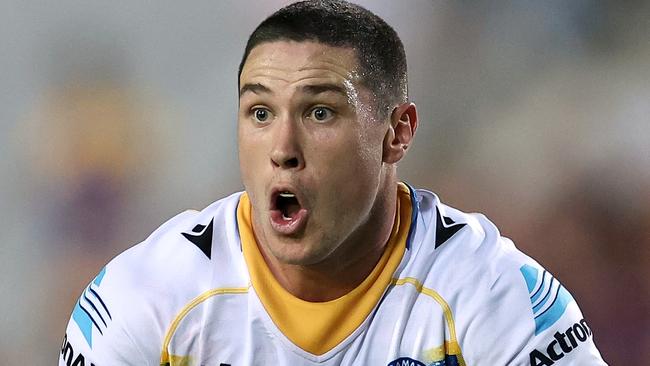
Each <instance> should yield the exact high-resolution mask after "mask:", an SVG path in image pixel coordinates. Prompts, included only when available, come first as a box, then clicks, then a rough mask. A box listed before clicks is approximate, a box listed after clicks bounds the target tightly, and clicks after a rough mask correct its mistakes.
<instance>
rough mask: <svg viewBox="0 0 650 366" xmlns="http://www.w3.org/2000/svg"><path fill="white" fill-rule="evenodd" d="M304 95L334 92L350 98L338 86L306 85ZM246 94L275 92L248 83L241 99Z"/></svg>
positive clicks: (303, 89) (243, 87) (240, 94)
mask: <svg viewBox="0 0 650 366" xmlns="http://www.w3.org/2000/svg"><path fill="white" fill-rule="evenodd" d="M300 89H301V90H302V91H303V92H304V93H307V94H311V95H317V94H321V93H327V92H334V93H337V94H341V95H343V96H345V97H347V96H348V91H347V89H345V88H344V87H342V86H340V85H337V84H314V85H305V86H302V87H301V88H300ZM246 93H254V94H263V93H266V94H273V91H271V89H269V88H267V87H266V86H264V85H262V84H260V83H255V84H251V83H247V84H244V85H243V86H242V87H241V90H239V97H240V98H241V97H242V95H244V94H246Z"/></svg>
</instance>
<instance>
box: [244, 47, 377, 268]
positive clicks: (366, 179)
mask: <svg viewBox="0 0 650 366" xmlns="http://www.w3.org/2000/svg"><path fill="white" fill-rule="evenodd" d="M371 100H372V97H371V94H370V92H369V91H368V89H367V88H365V87H363V86H361V84H360V81H359V76H358V74H357V59H356V54H355V51H354V50H351V49H347V48H339V47H330V46H326V45H323V44H321V43H316V42H290V41H276V42H270V43H263V44H261V45H258V46H256V47H255V48H254V49H253V50H252V51H251V53H250V54H249V56H248V59H247V60H246V63H245V65H244V67H243V70H242V73H241V77H240V99H239V102H240V105H239V117H238V119H239V122H238V123H239V128H238V138H239V160H240V168H241V174H242V180H243V183H244V186H245V188H246V191H247V192H248V194H249V197H250V200H251V203H252V206H253V229H254V232H255V235H256V237H257V239H258V242H259V243H260V245H262V246H264V249H265V250H266V252H267V254H268V253H270V254H272V255H273V256H274V257H275V258H277V259H278V260H279V261H280V262H283V263H288V264H297V265H310V264H317V263H321V262H322V261H324V260H326V259H330V260H331V259H332V258H333V257H336V253H341V252H345V250H339V251H337V249H341V247H342V246H350V245H354V243H351V241H352V240H351V237H353V236H355V235H354V234H357V235H358V233H359V232H360V230H368V229H369V228H368V227H367V225H366V227H364V224H366V222H367V221H368V218H369V215H370V214H371V211H372V209H373V204H375V201H376V199H377V195H378V192H379V191H380V190H381V187H382V185H383V183H384V182H383V181H384V179H383V178H384V173H383V172H384V169H385V167H384V164H383V162H382V149H383V140H384V136H385V134H386V131H387V129H388V127H389V120H388V118H387V119H386V120H382V121H378V120H376V118H375V113H374V112H373V111H372V110H371V108H370V106H371V105H373V103H372V102H371Z"/></svg>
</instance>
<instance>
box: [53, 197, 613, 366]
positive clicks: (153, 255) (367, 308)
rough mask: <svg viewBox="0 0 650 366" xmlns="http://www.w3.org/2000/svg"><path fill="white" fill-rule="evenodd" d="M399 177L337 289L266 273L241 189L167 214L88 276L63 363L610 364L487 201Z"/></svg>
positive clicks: (564, 294)
mask: <svg viewBox="0 0 650 366" xmlns="http://www.w3.org/2000/svg"><path fill="white" fill-rule="evenodd" d="M399 188H400V189H399V190H398V198H397V201H398V202H397V206H398V214H397V215H396V218H395V223H394V225H393V230H392V233H391V237H390V240H389V242H388V245H387V247H386V250H385V252H384V254H383V255H382V257H381V258H380V260H379V262H378V263H377V265H376V267H375V268H374V269H373V271H372V272H371V273H370V275H369V276H368V278H366V280H364V281H363V282H362V283H361V284H360V285H359V286H358V287H357V288H355V289H354V290H352V291H351V292H350V293H348V294H346V295H344V296H342V297H341V298H338V299H335V300H332V301H328V302H319V303H312V302H307V301H304V300H301V299H299V298H296V297H294V296H293V295H291V294H290V293H289V292H287V291H286V290H285V289H284V288H283V287H282V286H281V285H280V284H279V283H278V282H277V281H276V280H275V278H274V277H273V276H272V275H271V272H270V270H269V269H268V267H267V266H266V264H265V262H264V260H263V258H262V256H261V254H260V252H259V250H258V249H257V243H256V242H255V236H254V235H253V232H252V228H251V224H250V223H251V221H250V217H251V205H250V201H249V200H248V196H247V195H246V193H237V194H234V195H232V196H230V197H227V198H224V199H222V200H219V201H217V202H215V203H214V204H212V205H210V206H209V207H207V208H206V209H204V210H203V211H200V212H197V211H187V212H185V213H182V214H180V215H178V216H176V217H174V218H172V219H171V220H169V221H168V222H167V223H165V224H163V225H162V226H161V227H160V228H159V229H157V230H156V231H155V232H154V233H153V234H152V235H151V236H150V237H149V238H147V239H146V240H145V241H144V242H142V243H140V244H138V245H136V246H134V247H133V248H131V249H129V250H127V251H125V252H124V253H122V254H121V255H119V256H118V257H116V258H115V259H114V260H112V261H111V262H110V263H108V264H107V265H106V267H105V268H103V269H102V270H101V271H100V272H99V274H98V275H97V277H96V278H95V279H94V280H93V281H92V282H91V283H90V284H89V285H88V287H86V289H85V290H84V291H83V293H82V295H81V297H80V299H79V301H78V302H77V303H76V305H75V307H74V309H73V312H72V316H71V319H70V322H69V324H68V327H67V331H66V335H65V338H64V342H63V345H62V347H61V354H60V357H59V366H64V365H66V366H91V365H93V366H109V365H110V366H114V365H138V366H142V365H151V366H157V365H169V366H190V365H196V366H251V365H314V366H315V365H322V366H330V365H350V366H352V365H354V366H406V365H408V366H431V365H436V366H441V365H445V366H455V365H472V366H474V365H490V366H495V365H534V366H540V365H604V364H605V363H604V362H603V360H602V359H601V356H600V354H599V352H598V350H597V349H596V346H595V344H594V341H593V334H592V331H591V328H590V327H589V324H588V322H587V321H586V320H585V319H584V318H583V316H582V314H581V312H580V309H579V308H578V305H577V304H576V302H575V300H574V299H573V297H572V296H571V294H570V293H569V292H568V291H567V290H566V289H565V288H564V287H563V286H562V285H561V284H560V283H559V282H558V281H557V280H556V279H555V278H554V277H553V276H552V275H551V274H550V273H548V272H547V271H545V270H544V268H542V267H541V266H540V265H539V264H538V263H537V262H535V261H534V260H533V259H531V258H530V257H528V256H526V255H525V254H523V253H521V252H520V251H518V250H517V249H516V248H515V246H514V245H513V243H512V242H511V241H510V240H508V239H506V238H503V237H501V236H500V234H499V231H498V230H497V229H496V227H495V226H494V225H493V224H492V223H491V222H490V221H488V220H487V219H486V218H485V217H484V216H483V215H480V214H466V213H462V212H460V211H458V210H456V209H453V208H451V207H449V206H446V205H444V204H442V203H441V202H440V201H439V200H438V198H437V197H436V196H435V195H434V194H432V193H430V192H427V191H424V190H413V189H411V188H409V187H408V186H406V185H404V184H400V187H399Z"/></svg>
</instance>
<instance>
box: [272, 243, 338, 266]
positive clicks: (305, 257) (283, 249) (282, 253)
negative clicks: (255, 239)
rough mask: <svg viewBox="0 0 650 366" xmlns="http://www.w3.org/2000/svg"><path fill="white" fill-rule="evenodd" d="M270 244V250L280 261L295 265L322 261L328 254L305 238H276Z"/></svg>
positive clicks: (306, 264)
mask: <svg viewBox="0 0 650 366" xmlns="http://www.w3.org/2000/svg"><path fill="white" fill-rule="evenodd" d="M269 244H270V248H269V249H270V252H271V255H273V256H274V257H275V258H276V259H277V260H278V261H279V262H281V263H284V264H290V265H295V266H308V265H312V264H316V263H318V262H321V261H322V260H323V259H324V258H323V257H325V256H326V255H324V253H323V250H322V249H321V250H317V249H316V248H314V245H310V243H307V242H306V241H305V240H304V239H301V240H282V239H280V240H274V243H269Z"/></svg>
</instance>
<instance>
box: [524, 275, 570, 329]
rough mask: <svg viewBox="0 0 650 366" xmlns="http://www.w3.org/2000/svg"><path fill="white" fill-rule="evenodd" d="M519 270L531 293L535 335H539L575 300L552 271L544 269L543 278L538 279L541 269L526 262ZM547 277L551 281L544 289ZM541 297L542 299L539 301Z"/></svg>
mask: <svg viewBox="0 0 650 366" xmlns="http://www.w3.org/2000/svg"><path fill="white" fill-rule="evenodd" d="M519 270H520V271H521V274H522V275H523V277H524V281H525V282H526V287H527V289H528V294H529V295H530V304H531V307H532V311H533V316H534V319H535V335H538V334H539V333H541V332H543V331H544V330H546V329H548V328H549V327H550V326H551V325H553V324H555V322H556V321H558V319H560V318H561V317H562V314H564V311H565V310H566V308H567V306H568V305H569V303H571V301H573V297H572V296H571V294H570V293H569V291H567V289H565V288H564V286H562V284H560V283H559V282H558V281H557V280H556V279H555V278H553V276H552V275H551V274H550V273H548V272H546V271H544V272H543V273H542V275H541V279H539V280H538V279H537V274H538V273H539V270H538V269H537V268H535V267H533V266H531V265H528V264H524V265H523V266H521V268H519ZM547 275H548V276H547ZM547 277H548V278H550V282H549V285H548V287H547V288H546V290H544V283H545V282H546V278H547ZM554 282H558V283H557V287H556V288H555V289H553V283H554ZM535 289H536V290H535ZM533 291H534V293H533ZM540 297H542V299H541V300H539V301H538V299H539V298H540ZM549 300H550V305H549V306H547V307H546V309H544V310H543V311H541V309H542V308H543V307H544V305H546V304H548V303H549ZM540 311H541V312H540Z"/></svg>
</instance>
